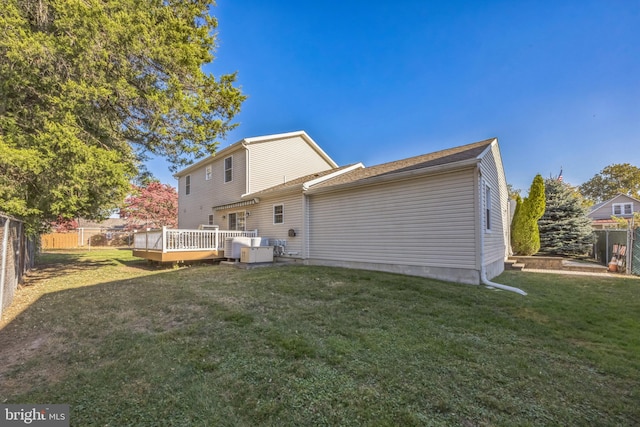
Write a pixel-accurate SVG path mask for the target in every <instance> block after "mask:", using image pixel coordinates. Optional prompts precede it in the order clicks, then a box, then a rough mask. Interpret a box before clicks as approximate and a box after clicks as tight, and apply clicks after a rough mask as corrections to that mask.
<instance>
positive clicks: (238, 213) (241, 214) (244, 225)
mask: <svg viewBox="0 0 640 427" xmlns="http://www.w3.org/2000/svg"><path fill="white" fill-rule="evenodd" d="M231 215H235V216H236V227H235V228H231ZM240 219H242V228H238V224H239V223H240V221H239V220H240ZM227 226H228V228H229V230H236V231H246V230H247V211H235V212H229V213H228V214H227Z"/></svg>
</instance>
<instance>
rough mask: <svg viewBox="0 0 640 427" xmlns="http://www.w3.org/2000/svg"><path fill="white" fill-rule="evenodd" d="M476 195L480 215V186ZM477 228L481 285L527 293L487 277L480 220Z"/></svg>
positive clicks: (480, 180) (482, 225)
mask: <svg viewBox="0 0 640 427" xmlns="http://www.w3.org/2000/svg"><path fill="white" fill-rule="evenodd" d="M478 172H480V169H479V168H478ZM481 177H482V174H481V173H479V174H478V178H480V179H479V180H478V184H479V185H480V186H482V179H481ZM478 196H479V197H478V201H479V204H478V210H477V211H476V212H478V215H480V212H481V211H482V198H483V197H484V195H483V189H482V188H480V189H479V191H478ZM478 230H479V232H480V282H481V283H482V284H483V285H485V286H487V287H488V288H489V289H494V288H495V289H502V290H504V291H509V292H515V293H517V294H520V295H527V293H526V292H525V291H523V290H522V289H520V288H515V287H513V286H507V285H503V284H500V283H496V282H492V281H491V280H489V279H488V278H487V270H486V268H485V266H484V224H483V222H482V221H480V226H479V227H478Z"/></svg>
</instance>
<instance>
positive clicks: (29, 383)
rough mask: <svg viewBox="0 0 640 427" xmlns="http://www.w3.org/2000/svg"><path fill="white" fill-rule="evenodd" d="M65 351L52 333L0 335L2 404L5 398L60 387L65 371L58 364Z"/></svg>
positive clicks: (0, 393)
mask: <svg viewBox="0 0 640 427" xmlns="http://www.w3.org/2000/svg"><path fill="white" fill-rule="evenodd" d="M64 351H65V346H64V344H63V340H62V339H61V338H60V337H58V336H56V335H54V334H52V333H49V332H42V331H38V332H34V333H32V334H29V335H21V334H11V333H8V331H0V402H2V401H3V400H5V398H4V397H3V395H5V396H7V395H17V394H21V393H24V392H27V391H28V390H30V389H31V388H32V387H34V386H35V385H37V384H39V383H42V382H46V383H49V384H52V383H56V382H58V381H60V380H61V378H62V377H64V375H65V372H66V370H65V368H64V367H63V366H62V365H60V364H59V363H56V360H59V359H60V355H61V354H62V353H63V352H64ZM43 355H44V356H45V358H44V359H45V360H47V361H48V363H47V364H46V366H41V365H34V363H33V361H34V360H43V359H42V357H43Z"/></svg>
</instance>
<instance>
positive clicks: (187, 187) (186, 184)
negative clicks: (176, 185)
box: [184, 175, 191, 195]
mask: <svg viewBox="0 0 640 427" xmlns="http://www.w3.org/2000/svg"><path fill="white" fill-rule="evenodd" d="M184 193H185V194H187V195H189V194H191V175H187V176H185V177H184Z"/></svg>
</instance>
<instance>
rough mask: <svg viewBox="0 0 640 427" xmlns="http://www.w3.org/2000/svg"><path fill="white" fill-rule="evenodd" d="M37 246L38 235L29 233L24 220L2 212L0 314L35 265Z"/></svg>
mask: <svg viewBox="0 0 640 427" xmlns="http://www.w3.org/2000/svg"><path fill="white" fill-rule="evenodd" d="M36 246H37V239H36V237H35V236H28V235H27V233H26V230H25V226H24V223H23V222H22V221H20V220H18V219H15V218H12V217H10V216H7V215H4V214H2V213H0V316H2V312H3V311H4V309H5V308H7V307H9V305H11V302H12V301H13V297H14V295H15V293H16V290H17V289H18V285H19V284H20V283H21V281H22V277H23V276H24V274H25V273H26V272H27V271H29V270H30V269H31V268H32V267H33V265H34V262H35V256H36Z"/></svg>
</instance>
